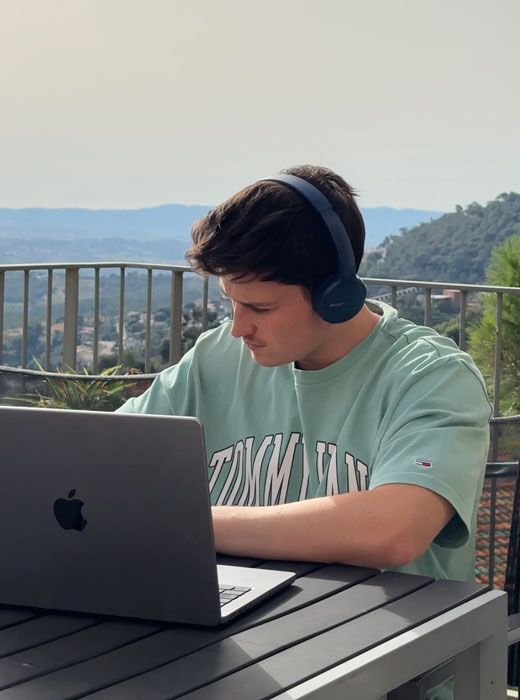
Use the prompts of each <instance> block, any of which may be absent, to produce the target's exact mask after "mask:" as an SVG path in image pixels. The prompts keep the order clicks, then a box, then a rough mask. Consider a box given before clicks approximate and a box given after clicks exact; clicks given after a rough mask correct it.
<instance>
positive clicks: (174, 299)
mask: <svg viewBox="0 0 520 700" xmlns="http://www.w3.org/2000/svg"><path fill="white" fill-rule="evenodd" d="M170 309H171V311H170V314H171V316H170V364H171V365H175V364H177V362H178V361H179V360H180V359H181V351H182V342H181V341H182V272H174V273H173V274H172V293H171V307H170Z"/></svg>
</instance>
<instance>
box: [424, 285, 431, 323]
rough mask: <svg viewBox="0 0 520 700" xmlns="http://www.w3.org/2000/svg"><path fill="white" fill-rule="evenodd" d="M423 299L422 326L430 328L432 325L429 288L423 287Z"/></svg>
mask: <svg viewBox="0 0 520 700" xmlns="http://www.w3.org/2000/svg"><path fill="white" fill-rule="evenodd" d="M424 292H425V298H424V325H425V326H431V323H432V290H431V287H425V289H424Z"/></svg>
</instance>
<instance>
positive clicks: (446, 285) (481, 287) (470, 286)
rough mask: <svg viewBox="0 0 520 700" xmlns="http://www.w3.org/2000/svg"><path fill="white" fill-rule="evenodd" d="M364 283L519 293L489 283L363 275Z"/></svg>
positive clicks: (517, 289) (509, 288) (514, 288)
mask: <svg viewBox="0 0 520 700" xmlns="http://www.w3.org/2000/svg"><path fill="white" fill-rule="evenodd" d="M363 281H364V282H365V284H379V285H383V286H386V287H389V286H392V285H395V286H404V285H406V286H411V287H423V288H424V289H454V290H460V291H461V292H463V291H466V292H493V293H495V294H520V287H496V286H493V285H489V284H462V283H457V282H428V281H426V280H422V281H420V280H393V279H383V278H378V277H363Z"/></svg>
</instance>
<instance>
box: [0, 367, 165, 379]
mask: <svg viewBox="0 0 520 700" xmlns="http://www.w3.org/2000/svg"><path fill="white" fill-rule="evenodd" d="M2 373H4V374H16V375H19V376H21V377H27V378H33V379H65V380H67V381H68V380H69V379H72V380H74V381H76V380H78V379H82V380H85V381H88V382H92V381H96V380H97V381H102V382H105V381H106V382H117V381H120V380H124V381H130V382H131V381H134V382H140V381H143V380H153V379H155V377H156V376H157V375H158V374H159V372H149V373H148V374H145V373H144V372H142V373H139V374H73V373H72V372H46V371H45V370H38V369H26V368H25V367H9V365H0V374H2Z"/></svg>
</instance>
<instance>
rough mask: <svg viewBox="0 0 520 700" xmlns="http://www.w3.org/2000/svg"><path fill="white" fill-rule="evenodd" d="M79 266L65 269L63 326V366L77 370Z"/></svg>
mask: <svg viewBox="0 0 520 700" xmlns="http://www.w3.org/2000/svg"><path fill="white" fill-rule="evenodd" d="M78 300H79V268H77V267H68V268H67V269H66V270H65V322H64V328H63V366H64V367H65V368H70V369H73V370H76V346H77V344H78Z"/></svg>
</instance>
